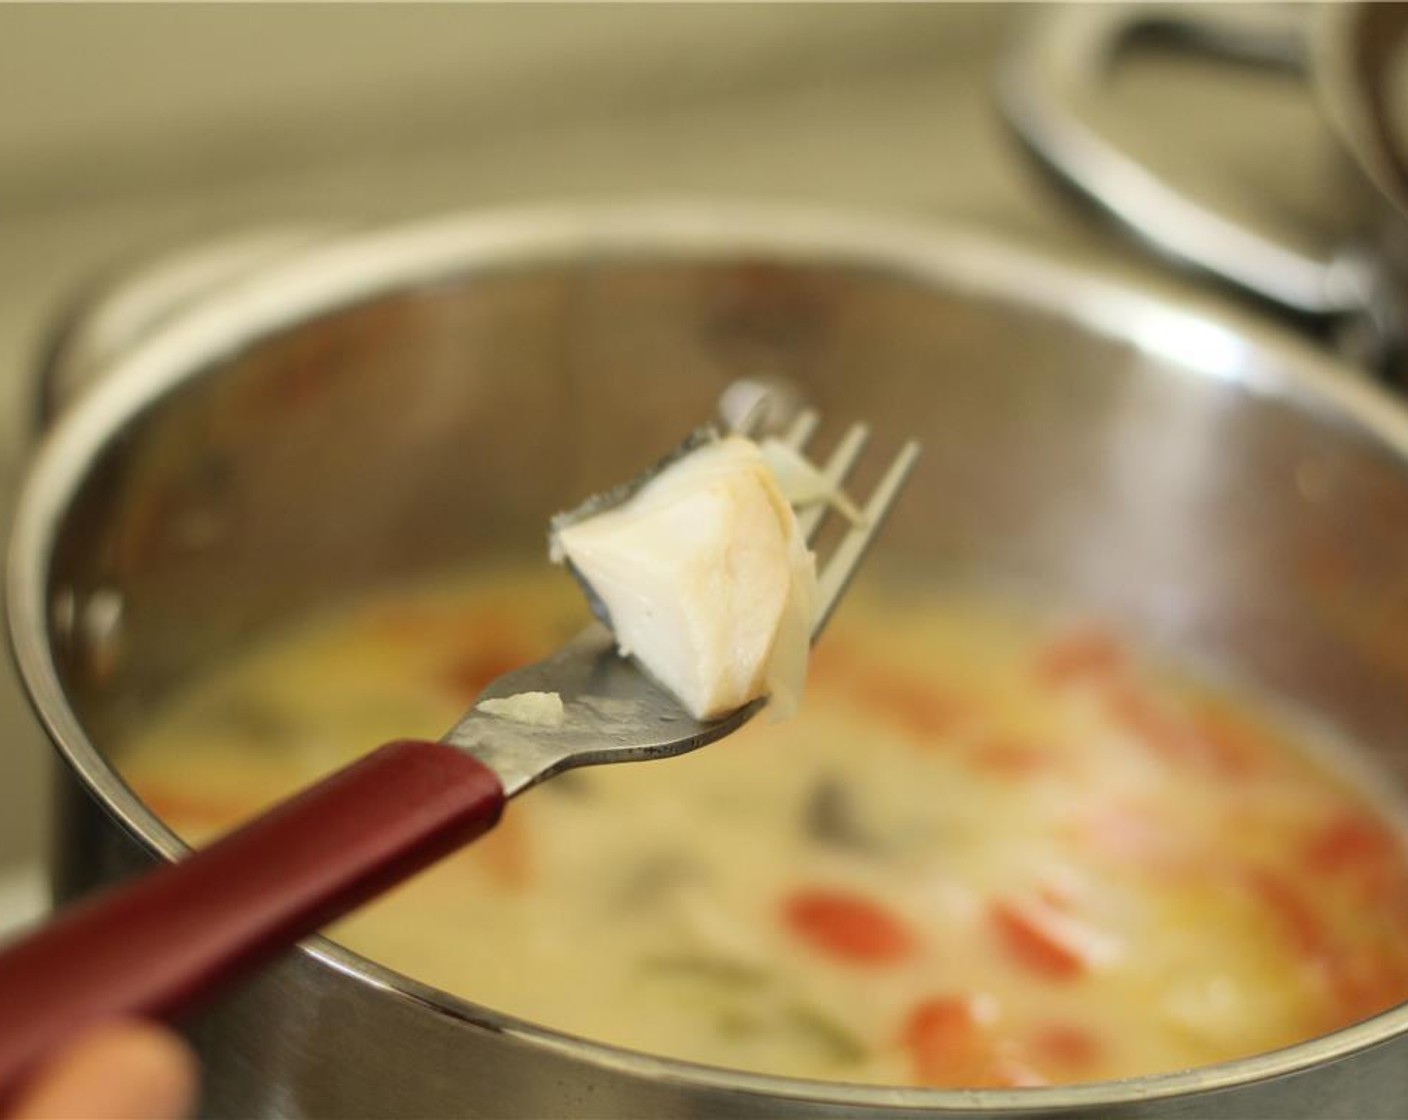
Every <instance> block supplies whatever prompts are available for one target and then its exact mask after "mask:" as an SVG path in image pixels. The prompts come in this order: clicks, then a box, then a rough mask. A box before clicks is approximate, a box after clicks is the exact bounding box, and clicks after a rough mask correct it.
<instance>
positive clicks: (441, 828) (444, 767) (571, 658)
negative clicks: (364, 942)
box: [0, 413, 917, 1111]
mask: <svg viewBox="0 0 1408 1120" xmlns="http://www.w3.org/2000/svg"><path fill="white" fill-rule="evenodd" d="M816 426H817V417H816V416H815V414H812V413H804V414H803V415H801V416H799V417H798V418H797V420H796V421H795V422H794V423H793V424H792V426H791V428H790V430H789V432H788V436H787V438H788V439H789V440H790V442H791V443H792V444H793V446H795V447H798V448H801V447H802V446H804V445H805V444H806V442H807V440H808V439H809V438H810V437H811V435H812V432H813V431H814V430H815V428H816ZM865 439H866V430H865V428H864V427H862V426H859V425H857V426H856V427H854V428H852V429H851V430H850V431H848V432H847V433H846V434H845V436H843V437H842V439H841V441H840V444H839V445H838V447H837V449H836V451H835V452H834V453H833V454H832V456H831V458H830V460H829V461H828V462H827V464H826V467H825V473H826V475H827V476H828V478H829V480H830V481H832V482H833V483H834V484H838V485H839V484H840V483H841V482H843V481H844V480H845V479H846V478H847V476H848V475H849V474H850V472H851V469H852V467H853V466H854V465H855V463H856V461H857V459H858V458H859V457H860V453H861V450H862V447H863V446H864V444H865ZM916 454H917V448H916V447H915V445H914V444H912V443H910V444H906V445H905V446H904V447H903V448H902V449H901V451H900V452H899V454H898V455H897V456H896V457H895V459H894V461H893V462H892V463H891V464H890V466H889V469H888V470H887V471H886V472H885V475H884V477H883V479H882V480H881V482H880V483H879V484H878V485H877V486H876V488H875V490H874V492H873V493H872V494H871V496H870V498H869V500H868V501H867V502H866V503H865V506H864V512H863V517H862V520H861V522H860V524H857V525H854V526H852V528H851V529H850V531H849V532H848V533H846V534H845V536H844V537H843V538H842V539H841V541H840V543H839V544H838V545H837V546H836V548H835V550H834V551H833V552H832V553H831V555H830V556H829V557H828V558H827V560H826V562H825V563H824V564H823V565H822V567H821V571H820V576H819V591H820V599H821V609H820V611H819V614H818V617H817V621H816V626H815V630H814V632H813V638H815V636H816V633H819V632H820V630H821V628H822V626H823V625H824V624H825V623H826V620H827V619H828V618H829V617H830V615H831V612H832V610H833V609H834V608H835V606H836V602H837V600H838V599H839V598H840V596H841V593H842V592H843V591H844V590H845V587H846V584H847V583H848V582H849V580H850V578H851V576H852V575H853V574H854V573H855V570H856V568H857V566H858V565H859V563H860V560H861V557H862V556H863V554H864V553H865V550H866V549H867V547H868V546H869V545H870V543H871V542H872V541H873V540H874V538H875V534H876V532H877V531H878V530H879V528H880V525H881V523H882V522H883V520H884V518H885V515H886V514H887V513H888V512H889V510H890V507H891V506H892V505H893V503H894V501H895V498H896V497H897V496H898V494H899V492H900V490H901V488H902V487H903V485H904V482H905V479H906V478H907V477H908V475H909V471H910V468H911V467H912V466H913V464H914V460H915V456H916ZM825 517H826V509H825V508H824V507H822V508H816V509H808V510H805V511H803V512H802V514H801V516H800V518H799V521H800V526H801V529H802V531H803V532H804V533H805V534H806V536H807V538H808V539H809V540H814V539H815V537H816V535H817V533H818V531H819V529H820V528H821V524H822V522H823V521H824V520H825ZM528 691H547V692H556V693H558V694H559V695H560V696H561V697H562V699H563V704H564V716H565V718H564V721H563V723H562V725H561V726H560V727H555V728H542V727H527V726H524V725H520V724H514V723H510V722H508V721H505V720H502V719H498V718H496V717H493V716H490V715H486V714H485V713H483V712H481V711H478V710H477V709H471V710H470V711H469V712H468V713H467V714H466V715H465V716H464V717H463V718H462V719H461V720H460V721H459V722H458V723H457V724H456V725H455V726H454V728H453V729H452V730H451V731H450V732H449V733H448V734H447V735H446V736H445V737H444V738H443V739H442V740H440V741H439V742H428V741H419V740H400V741H397V742H394V743H388V744H387V745H385V746H383V747H381V748H380V749H378V750H375V751H373V752H372V753H370V754H369V755H367V756H366V757H364V758H362V759H360V760H359V761H357V762H354V763H352V764H351V765H350V766H348V767H346V768H344V769H342V770H340V771H338V772H337V773H335V774H332V775H331V776H329V777H327V778H324V779H323V780H322V781H320V782H318V783H317V784H316V785H313V786H310V787H309V788H308V789H306V790H304V791H303V792H302V793H300V794H298V795H297V796H295V797H293V798H290V799H289V800H288V801H285V802H283V803H281V804H279V805H276V806H275V807H274V808H273V809H271V810H269V811H268V812H266V813H264V814H263V815H261V816H259V817H257V818H256V819H254V820H253V821H250V822H249V823H248V824H246V825H244V826H243V827H242V828H240V829H239V830H237V831H235V832H232V833H230V834H229V835H227V836H225V837H223V838H222V839H220V840H217V841H216V842H215V843H214V844H212V845H210V846H209V847H206V848H203V849H201V850H200V851H199V852H196V853H194V854H193V855H190V856H188V857H187V858H185V859H183V860H181V861H180V862H179V863H175V864H168V865H167V866H165V867H162V868H160V869H158V870H156V871H153V872H150V873H148V874H146V875H144V876H141V877H139V878H137V879H136V880H129V881H128V882H126V883H124V884H122V885H121V886H119V887H117V888H115V889H113V890H111V891H109V892H108V893H107V894H105V895H103V896H101V897H99V898H98V899H97V900H96V901H93V902H88V901H85V902H84V903H82V904H80V905H79V906H77V907H75V908H70V909H69V910H66V911H64V912H63V913H61V914H60V915H59V916H58V918H57V919H55V920H54V921H53V922H51V923H50V924H48V925H47V926H44V927H43V928H41V929H40V930H39V931H38V932H37V933H34V934H32V935H30V937H28V938H27V939H25V940H23V941H20V942H19V943H18V944H15V945H13V946H11V947H10V948H8V949H7V950H5V951H4V952H3V953H0V1111H3V1110H4V1108H5V1107H6V1100H7V1098H10V1097H11V1096H12V1095H13V1094H14V1093H15V1092H16V1091H17V1090H18V1089H20V1088H21V1087H22V1085H23V1083H24V1081H25V1079H26V1078H27V1077H28V1076H29V1075H30V1073H31V1072H32V1071H33V1070H34V1069H35V1068H36V1067H37V1066H38V1065H39V1064H40V1063H42V1062H43V1061H44V1059H45V1058H46V1057H47V1056H48V1055H49V1054H50V1053H51V1052H52V1051H54V1050H55V1049H56V1048H57V1047H59V1046H61V1045H62V1044H63V1043H64V1042H65V1041H66V1040H68V1039H69V1038H71V1037H73V1036H74V1035H75V1034H77V1033H78V1032H79V1031H81V1030H83V1029H84V1028H85V1027H86V1026H88V1025H89V1024H91V1023H94V1022H96V1021H99V1020H102V1019H111V1018H115V1017H121V1016H131V1015H137V1016H145V1017H152V1018H161V1019H167V1020H174V1019H179V1018H181V1017H183V1016H184V1015H185V1014H186V1013H188V1012H190V1011H191V1010H193V1009H194V1008H196V1007H198V1006H199V1005H200V1004H201V1003H203V1002H204V1001H205V1000H206V999H207V998H208V997H210V996H211V995H213V994H214V993H216V992H218V991H220V990H222V989H223V988H225V987H227V986H229V985H230V984H231V983H233V982H234V981H236V980H239V979H240V978H242V977H244V976H246V975H248V974H249V973H250V972H251V971H252V970H254V969H256V968H258V967H259V966H260V965H262V964H264V963H265V962H267V961H268V960H270V959H271V958H272V957H274V956H276V955H277V954H278V953H279V952H281V951H283V950H285V949H287V948H289V947H290V946H292V945H293V944H294V942H296V941H298V940H299V939H300V938H303V937H305V936H307V935H308V934H310V933H312V932H314V931H315V930H317V929H319V928H320V927H322V926H324V925H326V924H327V923H329V922H331V921H332V920H334V919H335V918H338V917H340V916H342V915H343V914H346V913H347V912H348V911H350V910H353V909H355V908H356V907H357V906H359V905H361V904H362V903H363V902H365V901H367V900H369V899H371V898H374V897H375V896H377V895H378V894H381V893H382V892H384V891H386V890H387V889H389V888H390V887H392V886H394V885H396V884H397V883H399V882H401V881H402V880H404V879H406V878H408V877H409V876H410V875H413V874H414V873H415V872H416V871H418V870H420V869H421V868H423V867H426V866H428V865H429V864H431V863H433V862H435V861H436V860H438V859H440V858H442V857H443V856H445V855H448V854H449V853H450V852H452V851H454V850H455V849H457V848H459V847H462V846H463V845H465V844H467V843H469V842H470V841H472V840H473V839H475V838H476V837H478V836H480V835H482V834H483V833H484V832H486V831H488V830H489V829H490V828H492V827H493V826H494V825H495V824H496V823H497V822H498V820H499V816H500V814H501V813H502V811H503V808H504V803H505V801H506V800H507V798H509V797H512V796H513V795H514V794H517V793H521V792H522V791H523V790H525V789H527V788H529V787H530V786H532V785H534V784H535V783H537V782H540V781H542V780H543V779H545V778H547V777H550V776H551V775H553V774H557V773H560V772H562V771H564V770H567V769H569V768H571V767H575V766H585V765H589V764H595V763H603V762H628V761H633V760H636V759H648V758H663V757H665V756H668V755H676V754H683V753H684V752H686V751H691V750H694V749H695V748H696V747H700V746H703V745H704V744H706V743H711V742H713V741H714V740H716V739H719V738H722V737H723V736H725V735H728V734H729V733H731V732H733V731H735V730H737V729H738V728H739V727H741V726H743V724H744V723H746V722H747V721H748V720H749V719H751V718H752V717H753V716H754V715H755V714H756V713H757V712H758V710H759V709H760V708H761V707H762V705H763V703H764V701H762V700H759V701H755V702H753V703H751V704H748V705H746V706H744V707H742V708H740V709H739V710H737V711H735V712H733V713H731V714H730V715H727V716H725V717H724V718H722V719H718V720H713V721H710V722H700V721H698V720H695V719H694V718H692V717H691V716H690V715H689V713H688V712H686V711H685V709H684V708H683V707H682V706H681V705H680V704H679V702H678V701H677V700H676V699H675V698H674V697H673V696H672V695H671V694H670V693H668V692H667V691H666V690H665V689H664V688H662V687H661V686H660V685H658V684H656V683H655V682H654V681H653V680H651V679H650V678H649V677H648V676H647V675H646V674H645V673H644V672H642V671H641V670H640V669H639V668H638V667H637V666H636V665H635V664H634V663H632V662H631V661H628V660H626V659H624V658H622V657H620V656H618V655H617V653H616V651H615V648H614V646H613V643H612V638H611V635H610V634H609V633H608V632H607V630H606V629H605V628H604V627H602V626H600V625H593V626H590V627H588V628H587V629H586V630H585V631H583V632H582V633H581V634H580V635H578V636H577V637H576V638H574V639H573V640H572V641H570V642H568V643H567V644H566V645H565V646H563V647H562V648H561V649H560V650H558V651H557V652H556V653H554V654H552V655H551V656H550V657H547V658H545V659H544V660H542V661H539V662H537V663H536V664H534V665H529V666H527V667H525V668H523V669H518V670H516V671H514V672H512V673H508V674H507V675H505V676H503V677H500V678H499V679H498V680H496V681H495V682H494V683H493V684H492V685H491V686H490V687H489V688H488V689H487V690H486V691H485V693H484V697H481V699H483V698H487V697H493V696H509V695H512V694H514V693H518V692H528Z"/></svg>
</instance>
